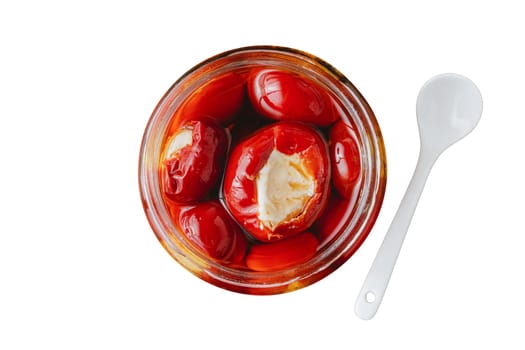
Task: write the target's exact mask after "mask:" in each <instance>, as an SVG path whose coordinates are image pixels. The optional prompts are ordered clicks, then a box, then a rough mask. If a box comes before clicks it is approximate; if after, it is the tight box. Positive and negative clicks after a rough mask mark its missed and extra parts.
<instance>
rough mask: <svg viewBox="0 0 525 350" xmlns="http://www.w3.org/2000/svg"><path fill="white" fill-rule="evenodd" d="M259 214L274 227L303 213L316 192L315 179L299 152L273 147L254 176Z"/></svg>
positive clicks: (262, 220) (265, 224)
mask: <svg viewBox="0 0 525 350" xmlns="http://www.w3.org/2000/svg"><path fill="white" fill-rule="evenodd" d="M255 184H256V191H257V204H258V217H259V220H260V221H261V223H262V224H263V225H264V226H266V227H267V228H269V229H270V230H272V231H273V230H274V229H275V228H276V227H277V226H279V225H280V224H281V223H283V222H286V221H289V220H290V219H293V218H294V217H296V216H298V215H299V214H301V213H302V212H303V210H304V208H305V207H306V205H307V203H308V201H309V200H310V198H312V196H313V195H314V193H315V178H314V176H313V175H312V174H311V172H310V171H309V169H307V168H306V167H305V165H304V161H303V160H302V159H301V157H300V156H299V155H298V154H292V155H286V154H284V153H281V152H279V151H278V150H276V149H274V150H273V151H272V153H271V154H270V156H269V157H268V160H267V161H266V164H265V165H264V166H263V167H262V169H261V170H260V171H259V173H258V174H257V177H256V179H255Z"/></svg>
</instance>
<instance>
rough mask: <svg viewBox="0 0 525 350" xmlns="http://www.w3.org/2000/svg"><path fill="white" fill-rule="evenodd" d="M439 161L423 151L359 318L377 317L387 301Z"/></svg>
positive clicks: (361, 299) (366, 286)
mask: <svg viewBox="0 0 525 350" xmlns="http://www.w3.org/2000/svg"><path fill="white" fill-rule="evenodd" d="M436 158H437V156H434V155H433V154H429V153H423V152H421V153H420V155H419V159H418V162H417V165H416V169H415V171H414V175H412V179H411V180H410V183H409V185H408V188H407V190H406V192H405V195H404V197H403V199H402V201H401V203H400V205H399V208H398V210H397V212H396V215H395V216H394V219H393V220H392V223H391V224H390V227H389V229H388V231H387V233H386V236H385V239H384V240H383V243H382V244H381V247H380V248H379V251H378V252H377V255H376V257H375V259H374V262H373V264H372V267H371V268H370V271H369V272H368V275H367V276H366V279H365V282H364V283H363V287H362V288H361V291H360V292H359V296H358V298H357V301H356V304H355V313H356V315H357V316H359V317H360V318H362V319H364V320H369V319H371V318H372V317H374V315H375V314H376V312H377V309H378V308H379V305H380V304H381V300H383V295H384V293H385V290H386V287H387V285H388V281H389V280H390V276H391V275H392V271H393V270H394V265H395V263H396V260H397V257H398V255H399V251H400V250H401V246H402V245H403V241H404V239H405V236H406V233H407V231H408V227H409V226H410V222H411V220H412V216H413V215H414V211H415V210H416V206H417V203H418V201H419V197H420V196H421V193H422V192H423V188H424V187H425V183H426V180H427V177H428V174H429V173H430V169H432V166H433V164H434V162H435V160H436Z"/></svg>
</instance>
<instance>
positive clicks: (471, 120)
mask: <svg viewBox="0 0 525 350" xmlns="http://www.w3.org/2000/svg"><path fill="white" fill-rule="evenodd" d="M482 109H483V101H482V98H481V93H480V91H479V89H478V88H477V86H476V85H475V84H474V83H473V82H472V81H471V80H470V79H468V78H466V77H464V76H462V75H459V74H452V73H447V74H441V75H437V76H435V77H433V78H431V79H430V80H428V81H427V82H426V83H425V84H424V85H423V87H422V88H421V90H420V92H419V95H418V98H417V103H416V113H417V121H418V126H419V135H420V140H421V146H422V149H425V150H426V149H429V150H433V151H436V152H438V153H441V152H442V151H443V150H445V149H446V148H447V147H449V146H450V145H452V144H453V143H455V142H457V141H458V140H460V139H462V138H463V137H465V136H466V135H468V134H469V133H470V132H471V131H472V130H473V129H474V128H475V127H476V125H477V124H478V122H479V119H480V118H481V111H482Z"/></svg>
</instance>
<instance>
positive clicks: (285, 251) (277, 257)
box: [246, 232, 319, 271]
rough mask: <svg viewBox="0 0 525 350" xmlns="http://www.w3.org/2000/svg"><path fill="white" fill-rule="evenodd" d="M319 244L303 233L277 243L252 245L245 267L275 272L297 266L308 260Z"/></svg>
mask: <svg viewBox="0 0 525 350" xmlns="http://www.w3.org/2000/svg"><path fill="white" fill-rule="evenodd" d="M318 246H319V243H318V242H317V239H316V238H315V237H314V235H313V234H311V233H310V232H304V233H301V234H300V235H297V236H295V237H292V238H288V239H284V240H282V241H279V242H274V243H266V244H257V245H254V246H253V247H252V248H251V249H250V252H249V253H248V255H247V256H246V266H248V268H250V269H252V270H254V271H276V270H281V269H284V268H287V267H291V266H295V265H299V264H301V263H303V262H305V261H307V260H308V259H310V258H311V257H312V256H313V255H314V254H315V253H316V251H317V247H318Z"/></svg>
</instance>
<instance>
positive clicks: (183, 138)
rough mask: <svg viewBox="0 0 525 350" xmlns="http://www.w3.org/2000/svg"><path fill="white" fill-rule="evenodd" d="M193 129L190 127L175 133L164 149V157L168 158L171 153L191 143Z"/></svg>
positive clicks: (170, 156) (171, 155)
mask: <svg viewBox="0 0 525 350" xmlns="http://www.w3.org/2000/svg"><path fill="white" fill-rule="evenodd" d="M192 135H193V131H192V130H191V129H188V128H187V129H182V130H181V131H179V132H178V133H177V134H175V135H174V136H173V137H172V138H171V140H170V142H169V144H168V148H167V149H166V153H165V154H166V159H170V158H172V157H173V155H174V154H175V153H176V152H177V151H179V150H181V149H182V148H184V147H186V146H188V145H191V140H192Z"/></svg>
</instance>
